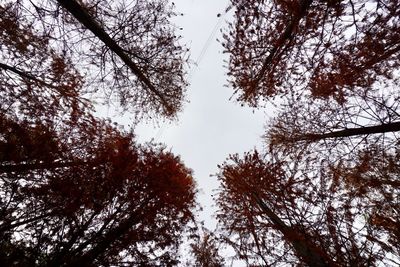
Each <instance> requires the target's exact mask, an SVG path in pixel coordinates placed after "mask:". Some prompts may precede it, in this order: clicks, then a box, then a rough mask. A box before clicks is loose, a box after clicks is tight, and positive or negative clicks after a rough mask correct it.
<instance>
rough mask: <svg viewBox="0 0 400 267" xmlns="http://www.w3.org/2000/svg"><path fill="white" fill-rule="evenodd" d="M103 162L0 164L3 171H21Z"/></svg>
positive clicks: (1, 171)
mask: <svg viewBox="0 0 400 267" xmlns="http://www.w3.org/2000/svg"><path fill="white" fill-rule="evenodd" d="M98 164H101V162H88V161H67V162H40V163H16V164H6V165H0V174H1V173H21V172H27V171H34V170H53V169H61V168H69V167H78V166H85V165H86V166H95V165H98Z"/></svg>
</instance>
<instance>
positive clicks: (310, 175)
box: [216, 152, 400, 266]
mask: <svg viewBox="0 0 400 267" xmlns="http://www.w3.org/2000/svg"><path fill="white" fill-rule="evenodd" d="M275 156H278V155H275ZM275 156H261V155H260V154H258V153H257V152H253V153H246V154H245V155H244V157H243V158H239V156H238V155H233V156H231V157H230V158H229V162H225V163H224V164H223V165H221V166H220V170H221V172H220V173H219V175H218V177H219V180H220V181H221V188H220V192H219V195H218V196H217V199H216V200H217V203H218V207H219V210H218V212H217V218H218V220H219V224H220V226H221V227H222V234H223V235H224V236H225V243H226V244H229V245H230V246H232V247H233V248H234V249H235V251H236V253H237V257H238V258H239V259H242V260H245V261H246V262H247V264H248V265H251V266H253V265H257V266H260V265H261V266H280V265H285V264H286V265H298V266H376V265H379V264H383V265H385V266H396V264H398V263H399V260H400V254H399V250H398V245H397V243H398V242H394V240H397V239H396V238H397V237H396V235H397V234H398V231H397V230H395V229H396V228H395V226H396V221H397V225H398V219H397V217H396V216H395V213H396V212H397V210H398V208H399V202H398V199H396V195H397V194H398V187H395V188H392V189H387V190H386V191H385V189H384V188H385V186H384V184H383V183H379V185H377V186H376V187H375V188H376V189H377V190H382V191H381V194H386V198H385V200H383V198H382V199H381V198H380V197H379V196H377V198H376V199H375V202H374V197H373V195H374V191H373V190H371V189H370V188H368V186H365V187H364V189H365V188H367V189H368V190H366V191H364V193H365V194H363V193H362V192H363V191H362V190H361V188H360V187H358V188H356V187H355V185H356V184H353V188H352V189H350V188H349V187H348V185H349V183H342V182H341V180H343V179H344V177H345V175H344V172H345V171H344V170H346V171H348V172H351V170H354V169H351V168H350V169H346V168H341V169H340V170H342V171H343V172H342V173H339V169H333V168H330V166H320V168H319V169H316V168H315V164H314V165H313V164H312V163H310V162H307V158H302V157H300V156H299V158H298V161H297V162H296V161H293V160H292V161H288V162H284V161H281V160H279V161H278V160H277V157H275ZM384 164H387V163H384ZM355 165H357V164H355ZM352 166H353V168H357V167H356V166H354V165H352ZM378 169H379V168H378ZM392 170H393V172H392V174H391V175H393V174H394V172H396V170H395V169H392ZM367 173H369V171H368V170H367ZM372 177H374V175H372ZM378 177H379V176H378ZM365 179H367V178H366V177H365ZM371 180H372V179H371ZM390 197H391V198H390ZM383 202H387V204H386V206H387V207H388V209H390V208H389V207H392V210H391V212H392V213H391V214H390V215H388V212H384V211H383V212H382V213H384V214H386V217H383V218H382V219H381V220H379V219H378V220H377V221H378V222H380V223H382V225H385V226H379V223H378V225H377V224H376V223H375V222H374V218H381V217H379V215H375V214H376V212H377V211H378V210H379V208H378V207H379V206H380V205H381V204H383ZM378 213H379V212H378ZM385 219H386V220H388V221H389V222H391V223H387V224H385V223H383V222H384V220H385ZM385 227H386V228H385ZM388 240H392V241H391V242H387V241H388Z"/></svg>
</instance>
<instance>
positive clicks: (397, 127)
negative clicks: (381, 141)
mask: <svg viewBox="0 0 400 267" xmlns="http://www.w3.org/2000/svg"><path fill="white" fill-rule="evenodd" d="M398 131H400V121H397V122H392V123H386V124H381V125H374V126H366V127H360V128H348V129H344V130H340V131H334V132H330V133H323V134H312V133H311V134H304V135H302V136H299V137H297V138H296V137H295V138H294V139H295V140H296V141H318V140H322V139H328V138H343V137H350V136H356V135H368V134H377V133H387V132H398Z"/></svg>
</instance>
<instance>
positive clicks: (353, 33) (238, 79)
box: [223, 0, 400, 106]
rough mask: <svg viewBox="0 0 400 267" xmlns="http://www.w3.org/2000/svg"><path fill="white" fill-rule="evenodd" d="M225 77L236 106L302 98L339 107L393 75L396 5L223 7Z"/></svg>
mask: <svg viewBox="0 0 400 267" xmlns="http://www.w3.org/2000/svg"><path fill="white" fill-rule="evenodd" d="M231 6H232V7H233V9H234V11H235V13H234V18H235V20H234V22H232V23H230V24H229V27H228V30H227V31H226V32H225V35H224V41H223V45H224V47H225V51H226V52H227V53H228V54H229V56H230V59H229V62H228V69H229V72H228V75H229V76H230V77H231V80H230V83H231V85H232V86H233V88H234V90H235V94H237V95H238V98H237V99H238V101H240V102H242V103H247V104H249V105H250V106H257V105H258V104H259V103H260V101H262V100H270V99H271V98H273V97H275V96H278V95H286V94H293V93H294V94H297V93H299V92H301V93H306V94H307V95H309V96H310V97H312V98H331V99H335V100H336V101H337V102H339V103H343V102H345V101H346V99H347V98H348V96H349V95H351V94H353V93H354V92H358V93H363V92H366V91H368V90H369V89H370V88H371V87H372V86H373V85H374V84H375V83H377V82H379V83H380V82H382V81H384V80H391V79H392V77H393V76H394V75H396V73H395V70H396V69H397V68H398V66H399V64H400V61H399V53H400V41H399V40H400V35H399V32H400V21H399V13H400V5H399V3H398V2H397V1H390V0H389V1H364V0H349V1H313V0H293V1H292V0H291V1H259V0H251V1H231Z"/></svg>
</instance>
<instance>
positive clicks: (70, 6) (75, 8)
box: [57, 0, 173, 112]
mask: <svg viewBox="0 0 400 267" xmlns="http://www.w3.org/2000/svg"><path fill="white" fill-rule="evenodd" d="M57 1H58V3H59V4H60V5H61V6H63V7H64V8H65V9H66V10H68V12H69V13H71V15H72V16H73V17H74V18H76V19H77V20H78V21H79V22H80V23H81V24H82V25H84V26H85V27H86V28H87V29H89V30H90V31H91V32H92V33H93V34H94V35H95V36H96V37H97V38H99V39H100V40H101V41H102V42H103V43H104V44H105V45H106V46H107V47H108V48H109V49H110V50H111V51H113V52H114V53H115V54H117V55H118V56H119V58H120V59H121V60H122V61H123V62H124V63H125V64H126V65H127V66H128V67H129V68H130V69H131V71H132V72H133V73H134V74H135V75H136V76H137V77H138V79H139V80H140V81H141V82H142V83H143V84H145V85H146V86H147V88H148V90H149V91H150V92H151V93H153V94H155V95H156V96H157V97H158V98H159V101H160V102H161V104H162V105H163V106H164V107H165V108H166V110H167V111H168V112H172V110H173V109H172V107H171V106H170V105H169V104H168V102H167V101H166V100H165V98H164V96H163V95H162V93H161V92H159V91H158V90H157V89H156V88H155V87H154V85H153V84H152V83H151V81H150V80H149V78H148V77H147V76H146V75H145V74H144V73H143V72H142V71H141V70H140V69H139V67H138V66H137V65H136V63H135V62H133V61H132V59H131V58H130V57H129V56H128V55H127V54H126V53H125V51H124V49H123V48H122V47H120V46H119V45H118V44H117V42H115V40H114V39H112V38H111V37H110V36H109V35H108V34H107V33H106V32H105V30H104V29H103V28H102V27H101V25H99V24H98V23H97V22H96V21H95V20H94V19H93V18H92V17H91V16H90V14H88V12H87V11H86V10H85V9H84V7H82V6H81V4H80V3H78V2H77V1H76V0H57Z"/></svg>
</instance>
